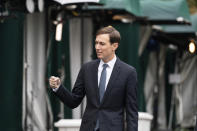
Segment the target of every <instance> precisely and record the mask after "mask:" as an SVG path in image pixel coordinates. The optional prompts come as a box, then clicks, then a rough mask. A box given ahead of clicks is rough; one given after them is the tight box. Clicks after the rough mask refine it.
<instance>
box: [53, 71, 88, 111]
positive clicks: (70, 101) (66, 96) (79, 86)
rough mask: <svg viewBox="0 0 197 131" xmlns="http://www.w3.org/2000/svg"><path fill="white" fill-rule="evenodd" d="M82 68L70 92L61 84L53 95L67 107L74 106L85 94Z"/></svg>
mask: <svg viewBox="0 0 197 131" xmlns="http://www.w3.org/2000/svg"><path fill="white" fill-rule="evenodd" d="M83 76H84V68H83V67H82V68H81V70H80V72H79V74H78V77H77V80H76V82H75V85H74V88H73V90H72V92H70V91H69V90H68V89H66V88H64V86H63V85H61V86H60V87H59V89H58V90H57V91H56V92H55V95H56V96H57V97H58V98H59V99H60V100H61V101H62V102H63V103H64V104H65V105H66V106H68V107H70V108H72V109H73V108H76V107H77V106H78V105H79V104H80V103H81V101H82V100H83V98H84V96H85V94H86V93H85V87H84V85H85V84H84V77H83Z"/></svg>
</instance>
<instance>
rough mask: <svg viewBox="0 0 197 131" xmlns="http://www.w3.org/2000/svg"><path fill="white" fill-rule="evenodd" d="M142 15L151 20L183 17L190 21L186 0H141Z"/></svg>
mask: <svg viewBox="0 0 197 131" xmlns="http://www.w3.org/2000/svg"><path fill="white" fill-rule="evenodd" d="M140 7H141V10H142V16H145V17H148V19H149V20H176V19H177V18H178V17H183V18H184V19H185V20H188V21H190V14H189V9H188V5H187V2H186V0H140Z"/></svg>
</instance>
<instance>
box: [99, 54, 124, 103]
mask: <svg viewBox="0 0 197 131" xmlns="http://www.w3.org/2000/svg"><path fill="white" fill-rule="evenodd" d="M119 68H120V60H119V59H118V58H117V60H116V63H115V65H114V68H113V71H112V74H111V77H110V79H109V82H108V84H107V88H106V91H105V94H104V96H103V99H102V102H101V104H102V103H103V102H104V101H105V99H106V98H107V97H108V96H109V95H108V94H109V93H110V90H111V89H112V88H113V83H114V81H115V80H116V79H117V78H118V76H119V73H120V69H119Z"/></svg>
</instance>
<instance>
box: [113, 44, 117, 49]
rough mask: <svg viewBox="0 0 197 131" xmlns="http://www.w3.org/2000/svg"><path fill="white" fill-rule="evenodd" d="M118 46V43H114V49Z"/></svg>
mask: <svg viewBox="0 0 197 131" xmlns="http://www.w3.org/2000/svg"><path fill="white" fill-rule="evenodd" d="M117 48H118V43H113V50H114V51H115V50H116V49H117Z"/></svg>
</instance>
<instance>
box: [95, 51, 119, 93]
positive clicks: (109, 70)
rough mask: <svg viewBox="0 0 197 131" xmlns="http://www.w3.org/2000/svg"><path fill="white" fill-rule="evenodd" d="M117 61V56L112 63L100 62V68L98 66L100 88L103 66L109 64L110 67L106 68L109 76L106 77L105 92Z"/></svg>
mask: <svg viewBox="0 0 197 131" xmlns="http://www.w3.org/2000/svg"><path fill="white" fill-rule="evenodd" d="M116 59H117V58H116V55H114V58H113V59H112V60H111V61H109V62H107V63H104V62H103V60H100V63H99V66H98V86H99V82H100V77H101V72H102V70H103V64H107V65H108V66H107V68H106V72H107V76H106V83H105V90H106V88H107V84H108V82H109V79H110V76H111V73H112V70H113V68H114V65H115V63H116Z"/></svg>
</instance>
